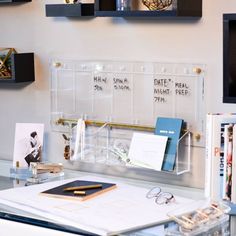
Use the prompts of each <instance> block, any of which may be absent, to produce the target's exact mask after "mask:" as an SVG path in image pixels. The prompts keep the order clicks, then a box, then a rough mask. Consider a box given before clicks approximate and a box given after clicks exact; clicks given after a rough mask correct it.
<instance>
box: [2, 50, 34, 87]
mask: <svg viewBox="0 0 236 236" xmlns="http://www.w3.org/2000/svg"><path fill="white" fill-rule="evenodd" d="M11 71H12V76H11V77H10V78H1V77H0V83H21V82H32V81H34V80H35V74H34V53H14V54H12V55H11Z"/></svg>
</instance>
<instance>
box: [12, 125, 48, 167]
mask: <svg viewBox="0 0 236 236" xmlns="http://www.w3.org/2000/svg"><path fill="white" fill-rule="evenodd" d="M43 133H44V124H34V123H16V128H15V144H14V154H13V166H16V165H18V166H19V167H29V166H30V162H40V161H41V158H42V148H43ZM16 163H18V164H16Z"/></svg>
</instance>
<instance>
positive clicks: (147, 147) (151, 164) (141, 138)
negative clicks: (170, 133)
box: [128, 133, 168, 171]
mask: <svg viewBox="0 0 236 236" xmlns="http://www.w3.org/2000/svg"><path fill="white" fill-rule="evenodd" d="M167 139H168V137H166V136H160V135H152V134H143V133H134V134H133V137H132V141H131V145H130V149H129V155H128V157H129V159H130V163H131V164H133V165H137V166H141V167H146V168H151V169H155V170H158V171H160V170H161V167H162V162H163V159H164V155H165V149H166V144H167Z"/></svg>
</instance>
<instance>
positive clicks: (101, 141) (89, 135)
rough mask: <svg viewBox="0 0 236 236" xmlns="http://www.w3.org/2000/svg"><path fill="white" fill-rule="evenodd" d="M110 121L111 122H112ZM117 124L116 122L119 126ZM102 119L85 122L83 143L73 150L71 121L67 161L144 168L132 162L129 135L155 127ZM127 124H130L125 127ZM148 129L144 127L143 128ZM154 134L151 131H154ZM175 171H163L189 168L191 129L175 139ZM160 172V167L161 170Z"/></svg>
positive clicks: (178, 173) (184, 171)
mask: <svg viewBox="0 0 236 236" xmlns="http://www.w3.org/2000/svg"><path fill="white" fill-rule="evenodd" d="M112 125H113V126H112ZM118 125H119V126H118ZM121 125H122V124H117V126H116V127H115V125H114V123H112V124H109V123H105V124H104V125H102V126H101V127H95V126H87V127H86V132H85V140H84V145H81V143H80V146H79V152H78V153H76V154H75V153H74V150H75V137H76V126H73V125H71V133H70V137H68V138H69V139H70V157H68V155H67V159H69V160H70V161H79V162H89V163H99V164H104V165H109V166H115V165H118V166H125V167H128V168H145V167H143V166H140V165H139V164H136V163H131V162H130V160H129V158H128V153H129V147H130V143H131V139H132V135H133V132H134V129H135V130H139V132H145V133H147V132H148V131H149V134H150V131H151V130H154V128H151V127H142V126H131V127H129V125H127V124H123V126H122V128H121ZM128 127H129V128H128ZM145 128H146V129H148V131H147V130H145ZM153 135H154V133H153ZM176 150H177V153H176V157H175V168H174V171H165V172H167V173H170V174H175V175H180V174H183V173H186V172H189V171H190V153H191V133H190V132H189V131H186V132H185V133H184V134H183V135H182V136H181V138H180V139H179V141H178V143H177V148H176ZM162 172H163V171H162Z"/></svg>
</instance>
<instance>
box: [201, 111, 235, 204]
mask: <svg viewBox="0 0 236 236" xmlns="http://www.w3.org/2000/svg"><path fill="white" fill-rule="evenodd" d="M235 186H236V113H227V114H226V113H222V114H221V113H215V114H207V119H206V170H205V196H206V197H210V198H212V199H215V200H222V199H224V200H230V201H232V202H233V203H236V188H235Z"/></svg>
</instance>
